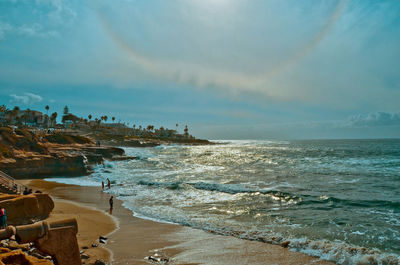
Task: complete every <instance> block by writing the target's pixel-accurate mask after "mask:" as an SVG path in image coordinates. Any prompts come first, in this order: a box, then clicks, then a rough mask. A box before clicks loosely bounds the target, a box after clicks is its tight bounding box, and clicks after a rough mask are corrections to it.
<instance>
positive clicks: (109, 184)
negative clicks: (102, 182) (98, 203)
mask: <svg viewBox="0 0 400 265" xmlns="http://www.w3.org/2000/svg"><path fill="white" fill-rule="evenodd" d="M107 188H108V189H110V188H111V181H110V179H109V178H107Z"/></svg>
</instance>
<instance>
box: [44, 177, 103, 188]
mask: <svg viewBox="0 0 400 265" xmlns="http://www.w3.org/2000/svg"><path fill="white" fill-rule="evenodd" d="M44 180H45V181H50V182H56V183H63V184H70V185H77V186H85V187H99V186H101V182H98V181H94V180H93V179H90V178H88V177H78V178H46V179H44Z"/></svg>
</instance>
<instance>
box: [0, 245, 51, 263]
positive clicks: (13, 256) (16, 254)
mask: <svg viewBox="0 0 400 265" xmlns="http://www.w3.org/2000/svg"><path fill="white" fill-rule="evenodd" d="M5 264H26V265H53V262H51V261H50V260H47V259H38V258H35V257H33V256H29V255H26V254H25V253H24V252H22V250H20V249H17V250H13V251H9V252H3V253H1V254H0V265H5Z"/></svg>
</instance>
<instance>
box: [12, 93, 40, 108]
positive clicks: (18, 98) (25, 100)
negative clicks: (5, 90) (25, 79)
mask: <svg viewBox="0 0 400 265" xmlns="http://www.w3.org/2000/svg"><path fill="white" fill-rule="evenodd" d="M10 97H11V100H10V102H11V103H15V104H24V105H32V104H35V103H38V102H41V101H42V100H43V98H42V97H41V96H39V95H36V94H33V93H24V94H23V95H16V94H11V95H10Z"/></svg>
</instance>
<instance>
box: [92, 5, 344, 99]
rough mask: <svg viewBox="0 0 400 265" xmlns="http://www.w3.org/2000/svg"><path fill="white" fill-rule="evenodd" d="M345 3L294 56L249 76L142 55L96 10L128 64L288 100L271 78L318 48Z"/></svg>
mask: <svg viewBox="0 0 400 265" xmlns="http://www.w3.org/2000/svg"><path fill="white" fill-rule="evenodd" d="M346 3H347V1H346V0H341V1H339V2H338V4H337V5H336V6H335V8H334V9H333V10H332V12H331V14H330V15H329V16H328V17H327V19H326V23H325V24H324V26H323V27H322V28H321V29H320V31H319V32H317V34H315V36H314V37H313V38H312V39H311V40H310V42H309V43H308V44H306V45H305V46H304V47H302V48H300V49H298V51H297V52H296V53H295V54H293V55H292V56H290V57H288V58H287V59H284V60H281V61H280V62H279V63H278V64H276V65H274V66H273V67H271V68H269V69H268V70H266V71H263V70H262V69H260V71H259V72H258V73H252V74H250V73H246V72H240V71H236V72H235V71H230V70H229V68H225V69H221V68H212V67H205V66H203V65H201V64H199V63H193V62H185V61H177V60H165V59H159V58H154V57H151V56H146V55H143V54H141V53H140V52H138V51H137V50H135V49H134V48H133V47H132V46H131V45H130V44H129V43H128V42H127V41H126V40H125V39H124V37H123V36H121V35H119V34H118V32H117V31H116V30H115V29H114V28H113V25H112V24H111V23H110V21H108V20H107V18H106V17H105V16H104V15H103V14H102V12H99V11H98V10H97V15H98V18H99V21H100V24H101V26H102V28H103V29H104V31H105V32H106V33H107V35H108V36H109V38H110V39H111V40H112V41H113V42H114V43H115V44H117V45H118V47H119V48H120V49H121V50H122V51H124V52H125V53H126V54H127V55H128V56H129V58H130V59H131V61H132V62H133V63H135V64H136V65H138V66H140V67H142V68H143V69H144V70H145V71H148V72H150V73H152V74H153V75H156V76H157V77H160V78H164V79H167V80H171V81H174V82H178V83H183V84H192V85H196V86H200V87H203V86H214V87H217V88H223V89H224V90H230V92H231V93H233V94H235V95H237V94H240V93H243V92H244V93H246V92H252V93H262V94H264V95H267V96H272V97H275V98H276V97H277V98H279V97H281V98H286V99H287V98H291V97H292V96H291V95H290V94H286V93H280V91H279V90H277V89H276V85H275V84H274V83H272V82H271V79H272V78H273V77H275V76H276V75H277V74H279V73H281V72H282V71H284V70H286V69H287V68H289V67H290V66H292V65H295V64H296V63H297V62H299V61H300V60H301V59H302V58H304V57H305V56H307V55H308V54H310V53H311V52H312V51H313V50H314V49H315V48H316V47H317V46H318V44H319V43H320V42H321V41H322V40H323V39H324V38H325V36H326V35H327V34H328V33H329V32H330V30H331V29H332V27H333V26H334V24H335V23H336V22H337V21H338V19H339V18H340V16H341V14H342V13H343V10H344V8H345V6H346Z"/></svg>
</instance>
